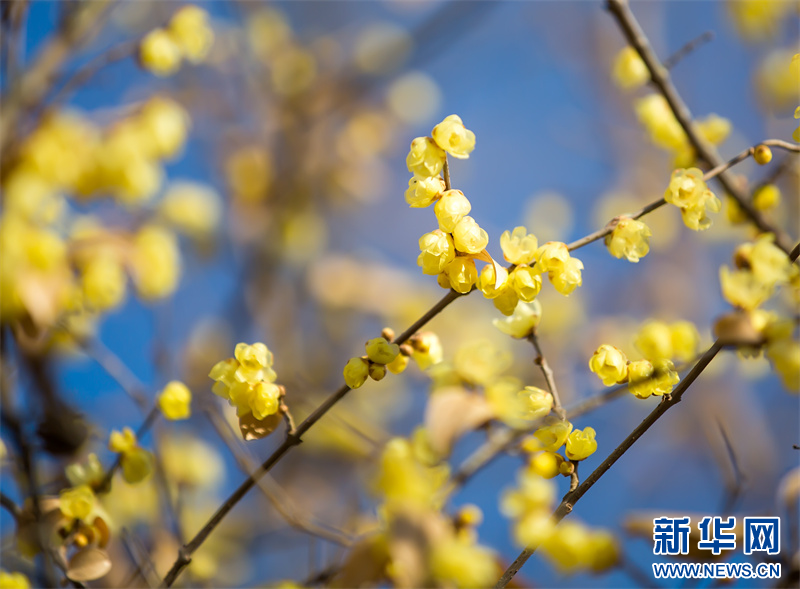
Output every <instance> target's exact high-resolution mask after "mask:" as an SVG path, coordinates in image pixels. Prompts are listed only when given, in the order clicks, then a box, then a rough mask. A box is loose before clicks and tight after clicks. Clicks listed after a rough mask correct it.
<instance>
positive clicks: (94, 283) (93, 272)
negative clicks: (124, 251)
mask: <svg viewBox="0 0 800 589" xmlns="http://www.w3.org/2000/svg"><path fill="white" fill-rule="evenodd" d="M126 284H127V276H126V275H125V270H124V269H123V267H122V264H121V263H120V261H119V260H118V259H117V258H116V257H115V256H112V255H103V254H101V255H98V256H97V257H95V258H93V259H91V260H90V261H89V262H88V263H87V264H86V266H85V267H84V268H83V273H82V275H81V289H82V291H83V298H84V301H85V303H86V305H87V306H88V307H89V308H91V309H93V310H96V311H106V310H109V309H113V308H115V307H118V306H119V305H120V304H121V303H122V301H123V300H124V299H125V291H126Z"/></svg>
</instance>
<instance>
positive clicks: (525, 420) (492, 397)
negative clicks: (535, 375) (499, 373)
mask: <svg viewBox="0 0 800 589" xmlns="http://www.w3.org/2000/svg"><path fill="white" fill-rule="evenodd" d="M485 393H486V400H487V401H488V402H489V405H490V406H491V408H492V411H493V412H494V414H495V416H496V417H497V418H498V419H500V420H501V421H503V422H504V423H505V424H506V425H508V426H510V427H512V428H516V429H523V428H525V427H526V426H528V425H530V424H531V422H533V421H534V420H536V419H540V418H542V417H545V416H546V415H547V414H548V413H550V410H551V409H552V408H553V396H552V395H551V394H550V393H548V392H547V391H544V390H542V389H540V388H537V387H531V386H527V387H525V388H523V389H520V384H519V381H517V379H514V378H510V377H505V378H498V379H497V380H495V381H492V382H490V383H489V384H487V385H486V389H485Z"/></svg>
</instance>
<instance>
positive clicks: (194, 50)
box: [168, 5, 214, 63]
mask: <svg viewBox="0 0 800 589" xmlns="http://www.w3.org/2000/svg"><path fill="white" fill-rule="evenodd" d="M168 31H169V34H170V35H171V36H172V40H173V41H174V42H175V43H176V44H177V45H178V47H179V48H180V50H181V53H182V54H183V57H185V58H186V59H188V60H189V61H191V62H192V63H200V62H202V61H203V60H204V59H205V58H206V56H208V52H209V51H210V50H211V46H212V45H213V44H214V31H213V29H212V28H211V25H210V24H209V18H208V13H207V12H206V11H205V10H203V9H202V8H199V7H197V6H193V5H189V6H184V7H183V8H181V9H180V10H178V12H176V13H175V14H174V15H173V16H172V18H171V19H170V21H169V28H168Z"/></svg>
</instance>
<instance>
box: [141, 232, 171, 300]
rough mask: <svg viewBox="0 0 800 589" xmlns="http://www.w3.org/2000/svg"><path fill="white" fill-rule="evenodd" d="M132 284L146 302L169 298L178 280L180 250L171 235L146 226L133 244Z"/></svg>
mask: <svg viewBox="0 0 800 589" xmlns="http://www.w3.org/2000/svg"><path fill="white" fill-rule="evenodd" d="M133 246H134V251H133V258H132V262H133V280H134V284H135V285H136V289H137V291H138V292H139V295H140V296H141V297H142V298H144V299H147V300H153V299H161V298H164V297H167V296H169V295H171V294H172V293H173V292H174V291H175V289H176V288H177V286H178V280H179V279H180V269H181V261H180V250H179V249H178V240H177V238H176V237H175V234H174V233H172V232H171V231H169V230H167V229H165V228H163V227H160V226H158V225H145V226H144V227H142V228H141V229H140V230H139V232H138V233H137V234H136V237H135V238H134V242H133Z"/></svg>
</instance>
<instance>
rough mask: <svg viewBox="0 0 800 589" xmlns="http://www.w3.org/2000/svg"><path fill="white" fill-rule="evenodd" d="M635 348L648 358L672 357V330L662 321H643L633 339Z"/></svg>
mask: <svg viewBox="0 0 800 589" xmlns="http://www.w3.org/2000/svg"><path fill="white" fill-rule="evenodd" d="M634 345H635V346H636V349H637V350H639V351H640V352H641V353H642V355H643V356H644V357H645V358H647V359H648V360H651V361H653V360H660V359H662V358H666V359H670V358H672V353H673V352H672V330H671V329H670V328H669V326H668V325H667V324H666V323H664V322H663V321H648V322H647V323H645V324H644V325H643V326H642V327H641V329H640V330H639V333H638V334H637V335H636V340H635V341H634Z"/></svg>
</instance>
